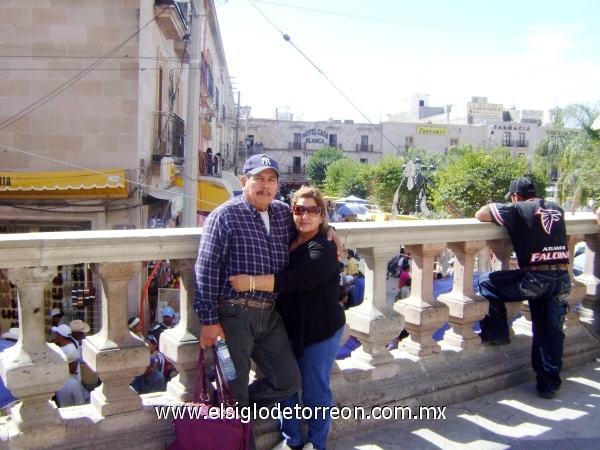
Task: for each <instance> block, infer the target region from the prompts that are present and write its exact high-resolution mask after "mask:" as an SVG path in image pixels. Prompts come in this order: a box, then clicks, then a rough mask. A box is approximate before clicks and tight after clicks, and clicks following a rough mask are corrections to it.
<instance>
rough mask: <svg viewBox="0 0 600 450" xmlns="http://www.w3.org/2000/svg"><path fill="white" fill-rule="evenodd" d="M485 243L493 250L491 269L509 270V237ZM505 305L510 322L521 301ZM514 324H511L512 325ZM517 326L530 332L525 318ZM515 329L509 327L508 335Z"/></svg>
mask: <svg viewBox="0 0 600 450" xmlns="http://www.w3.org/2000/svg"><path fill="white" fill-rule="evenodd" d="M487 245H488V246H489V247H490V249H491V250H492V251H493V252H494V257H493V258H492V269H493V270H510V268H511V267H510V255H511V253H512V252H513V251H514V250H513V246H512V243H511V242H510V240H509V239H497V240H492V241H487ZM505 306H506V316H507V318H508V321H509V322H510V321H511V320H512V319H513V318H514V317H516V316H518V315H519V314H520V313H521V309H522V307H523V302H512V303H505ZM514 326H515V325H514V324H513V327H514ZM517 328H520V329H523V331H527V330H528V331H529V333H531V321H527V319H523V320H521V321H519V322H517ZM514 334H515V330H514V329H510V335H511V336H514Z"/></svg>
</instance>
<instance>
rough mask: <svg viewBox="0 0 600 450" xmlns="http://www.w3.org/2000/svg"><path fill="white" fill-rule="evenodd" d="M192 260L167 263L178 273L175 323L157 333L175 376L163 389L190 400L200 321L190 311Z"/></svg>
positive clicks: (192, 285)
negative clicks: (172, 366) (178, 284)
mask: <svg viewBox="0 0 600 450" xmlns="http://www.w3.org/2000/svg"><path fill="white" fill-rule="evenodd" d="M195 261H196V260H195V259H177V260H171V266H172V267H174V268H175V269H176V270H177V271H178V272H179V274H180V275H181V287H180V297H179V308H180V309H179V314H180V316H179V323H178V324H177V326H176V327H175V328H171V329H169V330H165V331H163V332H162V334H161V335H160V351H161V352H162V353H163V354H164V355H165V357H166V358H167V359H169V361H171V362H172V363H173V364H174V365H175V368H176V369H177V371H178V372H179V375H177V376H176V377H175V378H173V380H171V381H170V382H169V384H168V385H167V391H168V392H170V393H171V394H173V395H174V396H175V397H177V398H178V399H180V400H181V401H183V402H188V401H192V399H193V396H194V384H195V381H196V370H197V368H198V357H199V353H200V345H199V343H198V335H199V333H200V320H199V319H198V314H196V312H195V311H194V289H195V283H194V280H195V277H194V263H195Z"/></svg>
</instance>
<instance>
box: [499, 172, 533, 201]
mask: <svg viewBox="0 0 600 450" xmlns="http://www.w3.org/2000/svg"><path fill="white" fill-rule="evenodd" d="M511 194H519V195H520V196H521V197H530V196H531V195H535V186H534V185H533V183H532V182H531V180H530V179H529V178H525V177H521V178H517V179H516V180H513V182H512V183H510V188H509V190H508V194H506V196H505V197H504V198H505V199H506V201H507V202H508V201H510V195H511Z"/></svg>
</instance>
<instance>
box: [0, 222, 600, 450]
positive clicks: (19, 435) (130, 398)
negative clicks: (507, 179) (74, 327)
mask: <svg viewBox="0 0 600 450" xmlns="http://www.w3.org/2000/svg"><path fill="white" fill-rule="evenodd" d="M567 227H568V234H569V240H570V248H571V255H573V253H574V251H573V250H574V247H575V245H576V243H578V242H585V243H586V258H587V259H586V265H585V267H586V269H585V272H584V273H583V274H582V275H581V276H580V277H578V279H577V280H575V281H574V284H573V290H572V294H571V300H570V304H571V305H572V306H575V305H579V304H581V305H580V306H579V307H578V308H572V312H570V313H569V314H568V316H567V321H566V335H567V339H566V343H565V366H569V365H570V366H574V365H579V364H583V363H584V362H586V361H588V360H590V358H592V357H594V356H598V355H599V354H600V346H599V344H598V342H597V340H596V339H595V338H594V337H593V336H592V334H591V333H590V332H589V331H588V330H587V329H586V328H585V326H583V325H582V323H581V322H580V320H579V318H580V317H586V316H589V314H590V311H589V309H588V308H586V302H593V301H597V300H598V299H599V298H600V288H599V282H600V281H599V278H600V259H599V258H596V254H597V252H598V248H599V245H600V228H599V227H598V225H597V223H596V221H595V217H594V216H593V215H592V214H585V215H584V214H582V215H576V216H573V217H569V218H568V225H567ZM336 228H337V232H338V235H339V236H340V238H341V240H342V242H343V243H344V244H345V246H346V247H348V248H357V249H358V250H359V252H360V254H361V256H362V257H363V258H364V259H365V263H366V270H365V272H366V273H365V279H366V280H365V281H366V288H365V300H364V302H363V304H362V305H360V306H359V307H356V308H353V309H351V310H349V311H347V313H346V316H347V321H348V324H349V325H350V327H351V329H352V332H353V334H354V335H355V336H357V337H358V338H359V339H360V341H361V343H362V346H361V347H360V348H359V349H357V350H355V351H354V352H353V354H352V356H351V357H350V358H347V359H345V360H342V361H339V362H338V365H337V367H336V369H335V371H334V376H333V378H332V384H333V386H334V390H335V399H336V402H337V403H338V404H340V405H344V406H353V405H354V406H356V405H360V406H361V407H363V408H365V409H368V408H370V407H373V406H375V405H377V406H381V405H403V406H416V405H421V404H425V405H431V404H434V403H436V402H437V403H438V404H450V403H453V402H457V401H462V400H466V399H469V398H472V397H474V396H476V395H481V394H482V393H484V392H490V391H493V390H497V389H501V388H503V387H505V386H508V385H511V384H514V383H517V382H522V381H523V380H526V379H530V378H531V376H532V371H531V369H530V367H529V366H528V364H529V347H530V337H529V336H530V335H531V330H530V322H529V321H528V317H529V316H528V310H527V307H526V304H521V303H518V304H511V305H509V313H510V314H511V316H516V315H518V314H519V313H522V316H521V318H519V319H518V320H516V321H515V322H514V323H513V325H512V330H513V333H514V335H515V338H514V339H513V343H512V344H511V345H509V346H503V347H502V348H501V349H500V348H491V349H490V348H486V349H484V347H483V346H482V345H481V343H480V340H479V337H478V335H477V334H476V333H475V332H474V331H473V326H474V324H475V323H476V322H477V321H479V320H480V319H481V318H483V316H484V315H485V313H486V311H487V307H488V305H487V301H486V300H485V299H483V298H481V297H479V296H477V295H475V293H474V290H473V287H472V286H473V276H474V267H475V258H476V254H477V253H478V252H480V251H481V250H483V249H484V248H485V247H486V246H489V248H490V249H491V250H492V251H493V252H494V254H495V260H494V261H495V262H494V263H493V264H494V265H495V266H498V267H500V266H502V265H504V267H507V264H508V262H509V259H510V252H511V251H512V249H511V246H510V242H509V241H508V236H507V234H506V232H505V230H504V229H503V228H501V227H497V226H495V225H493V224H483V223H479V222H477V221H476V220H475V219H463V220H450V221H409V222H391V223H390V222H383V223H381V222H377V223H352V224H337V227H336ZM201 232H202V231H201V229H167V230H128V231H98V232H75V233H32V234H19V235H0V269H4V271H5V275H6V276H7V278H9V279H10V280H11V281H12V283H13V284H15V285H16V286H17V289H18V293H19V317H20V320H21V327H20V337H19V341H18V342H17V344H16V345H15V346H13V347H11V348H9V349H7V350H5V351H4V352H3V353H2V354H1V357H0V375H1V376H2V378H3V380H4V383H5V384H6V386H7V387H8V389H10V390H11V392H12V393H13V395H14V396H15V397H18V398H19V399H20V401H19V402H18V403H16V404H15V405H14V406H13V407H12V408H11V409H10V416H9V417H3V418H0V439H1V441H0V448H41V447H43V448H54V447H61V448H77V447H78V446H81V444H82V442H85V445H86V446H90V447H125V446H129V447H136V445H139V443H140V439H142V440H143V442H144V446H145V448H163V447H164V445H165V444H166V443H168V442H170V441H171V440H172V439H173V437H174V435H173V430H172V427H171V422H170V420H164V419H162V420H160V419H158V418H157V417H156V414H155V411H154V406H155V405H173V404H178V403H181V402H185V401H189V400H190V399H191V396H192V393H193V385H194V378H195V371H196V365H197V361H198V351H199V350H198V349H199V347H198V341H197V336H198V332H199V327H200V325H199V321H198V317H197V315H196V314H195V312H194V311H193V300H194V295H193V291H194V271H193V266H194V262H195V259H196V253H197V248H198V241H199V237H200V234H201ZM400 244H402V245H404V246H405V248H406V249H407V251H409V252H410V253H411V255H412V257H413V260H414V262H413V269H412V271H413V273H412V278H413V283H412V294H411V296H410V297H409V298H408V299H406V300H403V301H401V302H396V303H394V304H393V305H392V302H391V301H390V299H388V298H387V296H386V280H385V276H386V267H387V261H388V260H389V259H390V258H391V257H392V256H394V254H395V253H396V252H397V251H398V248H399V246H400ZM446 247H448V248H450V249H451V250H452V251H453V252H454V254H455V265H454V269H455V270H454V274H455V275H454V282H453V283H454V284H453V289H452V291H451V292H450V293H448V294H445V295H441V296H439V297H438V298H437V299H436V298H434V296H433V267H434V264H433V259H434V257H435V255H437V254H439V253H441V252H442V251H443V250H444V249H445V248H446ZM486 254H487V253H486ZM158 258H160V259H169V260H170V261H171V264H172V265H173V266H174V267H175V268H176V269H177V270H178V271H179V273H180V274H181V296H180V298H181V303H180V307H181V311H180V313H181V317H180V322H179V324H178V326H177V327H175V328H174V329H172V330H167V331H165V332H164V333H163V334H162V336H161V350H162V352H163V353H164V354H165V355H166V357H167V358H168V359H170V360H171V361H172V362H173V364H174V365H175V367H176V368H177V370H178V372H179V375H178V376H177V377H176V378H175V379H173V380H172V381H170V382H169V383H168V386H167V392H165V393H158V394H147V395H141V396H140V395H138V394H137V393H136V392H135V391H134V390H133V389H132V388H130V382H131V380H132V379H133V377H134V376H136V375H138V374H141V373H142V372H143V371H144V369H145V367H146V366H147V364H148V349H147V347H146V346H145V344H144V342H143V341H141V340H140V339H137V338H135V337H133V335H131V334H130V333H129V331H128V328H127V285H128V283H129V282H130V280H132V279H133V278H134V277H138V276H139V275H140V272H141V269H142V261H147V260H155V259H158ZM81 262H85V263H87V264H89V266H90V268H91V270H92V271H93V272H94V274H95V275H96V277H97V278H98V279H99V280H100V282H101V285H102V290H103V295H102V326H101V329H100V332H99V333H97V334H95V335H92V336H88V337H87V338H86V339H85V341H84V344H83V358H84V360H85V362H86V363H87V365H88V366H89V367H90V368H91V369H92V370H93V371H95V372H96V373H97V375H98V377H99V378H100V379H101V380H102V384H101V385H100V386H99V387H98V388H96V390H94V391H93V392H92V395H91V402H90V404H88V405H84V406H77V407H71V408H61V409H58V408H57V407H56V405H55V404H54V402H52V401H51V397H52V396H53V394H54V392H55V391H56V390H58V389H60V387H61V386H62V385H63V383H64V382H65V380H66V379H67V376H68V371H67V363H66V361H65V359H64V357H63V356H62V353H61V352H60V351H58V349H57V347H56V346H54V345H50V344H47V343H46V340H45V337H46V336H45V330H44V295H43V293H44V292H43V291H44V286H46V284H47V283H48V281H50V280H51V279H52V277H53V276H54V270H53V268H54V267H55V266H57V265H62V264H76V263H81ZM575 310H577V311H578V313H579V314H576V313H575V312H573V311H575ZM446 324H449V325H450V327H451V329H449V330H448V331H446V333H445V334H444V337H443V339H442V340H441V341H440V340H435V339H433V334H434V332H435V331H436V330H438V329H439V328H441V327H443V326H445V325H446ZM403 327H406V329H407V330H408V331H409V333H410V337H409V338H407V339H405V340H403V341H401V343H400V346H399V348H398V349H397V350H392V351H388V350H387V349H386V344H387V343H388V342H390V341H391V340H392V339H393V338H394V337H395V336H397V335H398V333H399V331H400V330H401V329H402V328H403ZM257 425H258V426H257V434H258V443H259V447H260V448H263V447H264V448H268V447H269V446H270V445H271V444H272V443H274V442H275V441H276V440H277V437H276V436H275V433H273V432H272V431H273V430H274V429H275V425H274V424H273V423H272V422H262V423H259V424H257ZM373 425H375V424H374V423H372V422H371V421H369V420H360V419H354V420H344V421H341V420H340V421H335V422H334V426H333V429H332V436H334V435H335V434H336V433H341V432H343V431H345V430H347V429H351V428H352V429H357V428H364V427H368V426H373Z"/></svg>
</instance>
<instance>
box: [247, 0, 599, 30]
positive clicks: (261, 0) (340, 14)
mask: <svg viewBox="0 0 600 450" xmlns="http://www.w3.org/2000/svg"><path fill="white" fill-rule="evenodd" d="M254 1H255V2H258V3H265V4H267V5H273V6H280V7H284V8H291V9H299V10H303V11H308V12H314V13H317V14H325V15H331V16H335V17H347V18H350V19H357V20H363V21H369V22H380V23H392V24H399V25H405V26H409V27H416V28H433V29H435V30H450V31H465V32H469V33H482V34H532V33H535V32H537V31H536V30H510V29H490V28H477V27H462V26H452V25H448V24H447V23H428V22H414V21H409V20H401V19H391V18H381V17H369V16H363V15H357V14H349V13H345V12H339V11H327V10H324V9H314V8H306V7H303V6H296V5H286V4H283V3H277V2H270V1H266V0H254ZM568 34H570V35H575V36H588V35H591V36H593V35H597V34H600V31H595V30H592V31H580V32H575V31H574V32H571V31H569V32H568Z"/></svg>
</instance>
